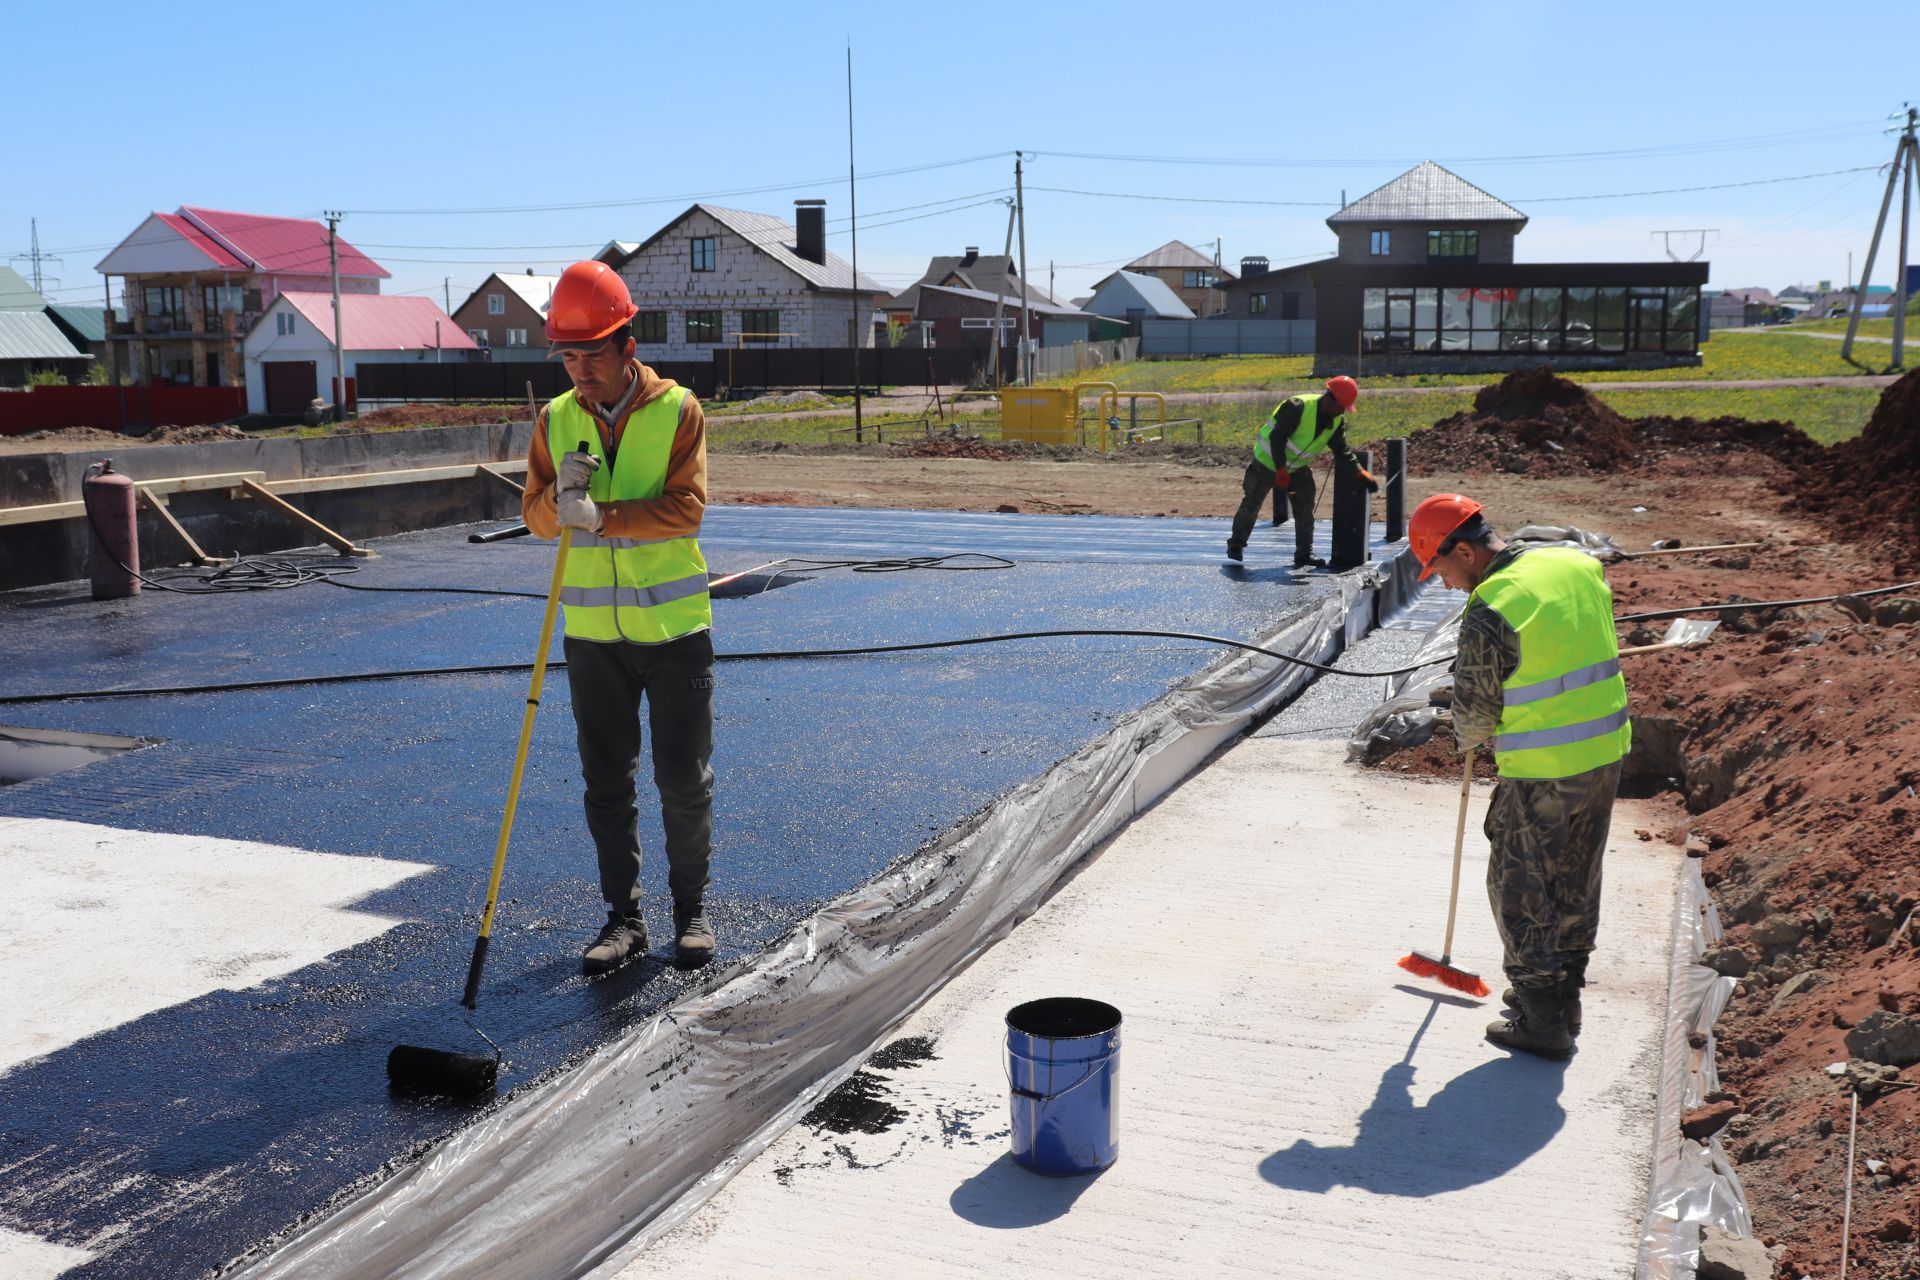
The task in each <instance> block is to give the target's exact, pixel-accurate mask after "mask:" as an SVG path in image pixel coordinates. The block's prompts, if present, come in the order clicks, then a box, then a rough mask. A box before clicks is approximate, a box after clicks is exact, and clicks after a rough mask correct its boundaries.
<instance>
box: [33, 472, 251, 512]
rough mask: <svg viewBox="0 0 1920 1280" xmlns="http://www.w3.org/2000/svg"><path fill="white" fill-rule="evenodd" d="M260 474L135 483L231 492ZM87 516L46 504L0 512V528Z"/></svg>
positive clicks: (72, 507) (166, 490)
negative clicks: (229, 490)
mask: <svg viewBox="0 0 1920 1280" xmlns="http://www.w3.org/2000/svg"><path fill="white" fill-rule="evenodd" d="M266 478H267V473H266V472H264V471H224V472H220V473H218V474H214V475H204V476H167V477H164V478H162V479H158V480H136V481H134V484H135V485H136V486H138V487H139V488H140V489H141V490H142V491H143V492H148V493H157V494H170V493H195V492H201V491H205V490H210V489H232V488H235V487H236V486H238V485H239V484H240V483H241V482H242V481H245V480H265V479H266ZM86 513H87V508H86V504H85V503H81V502H48V503H42V504H40V505H38V506H32V507H9V508H7V509H5V510H0V525H11V524H38V523H39V522H40V521H42V520H78V519H79V518H80V517H81V516H84V515H85V514H86Z"/></svg>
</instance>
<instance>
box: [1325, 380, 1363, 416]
mask: <svg viewBox="0 0 1920 1280" xmlns="http://www.w3.org/2000/svg"><path fill="white" fill-rule="evenodd" d="M1327 390H1328V391H1330V392H1332V393H1333V398H1334V399H1335V400H1338V401H1339V402H1340V410H1341V412H1343V413H1347V412H1351V411H1352V409H1353V402H1354V401H1355V400H1358V399H1359V398H1360V384H1359V383H1357V382H1355V381H1354V380H1353V379H1352V378H1349V377H1348V376H1347V375H1346V374H1344V373H1343V374H1341V375H1340V376H1339V377H1337V378H1328V379H1327Z"/></svg>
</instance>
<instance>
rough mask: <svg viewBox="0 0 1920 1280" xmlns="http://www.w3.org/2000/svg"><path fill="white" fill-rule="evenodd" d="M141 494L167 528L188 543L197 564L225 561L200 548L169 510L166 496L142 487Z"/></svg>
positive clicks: (188, 548)
mask: <svg viewBox="0 0 1920 1280" xmlns="http://www.w3.org/2000/svg"><path fill="white" fill-rule="evenodd" d="M140 496H141V497H142V498H145V499H146V500H147V505H148V506H149V507H151V508H153V513H154V514H155V515H157V516H159V517H160V519H161V520H162V521H164V522H165V524H166V526H167V528H169V529H171V530H173V532H174V534H175V536H177V537H178V538H179V539H180V541H182V542H184V543H185V544H186V546H187V550H188V551H190V552H192V553H193V560H194V563H195V564H203V565H212V564H221V563H224V562H223V561H221V560H220V559H218V558H217V557H214V556H210V555H208V554H207V553H206V552H204V551H202V550H201V549H200V544H199V543H197V542H195V541H194V540H193V535H192V534H190V533H188V532H187V531H186V529H185V528H184V527H182V525H181V524H180V522H179V521H178V520H175V519H174V518H173V512H171V511H169V510H167V500H166V499H165V498H163V497H161V496H160V495H159V494H157V493H155V492H154V491H153V490H151V489H141V490H140Z"/></svg>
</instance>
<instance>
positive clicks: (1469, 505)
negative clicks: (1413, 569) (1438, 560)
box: [1407, 493, 1486, 582]
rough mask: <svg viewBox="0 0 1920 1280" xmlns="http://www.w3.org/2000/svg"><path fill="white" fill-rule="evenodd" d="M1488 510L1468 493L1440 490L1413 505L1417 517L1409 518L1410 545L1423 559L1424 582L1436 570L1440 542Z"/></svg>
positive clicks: (1418, 557) (1419, 559)
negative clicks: (1435, 564)
mask: <svg viewBox="0 0 1920 1280" xmlns="http://www.w3.org/2000/svg"><path fill="white" fill-rule="evenodd" d="M1485 510H1486V508H1485V507H1484V506H1482V505H1481V504H1480V503H1478V502H1475V501H1474V500H1473V499H1472V498H1469V497H1467V495H1466V494H1464V493H1436V494H1434V495H1433V496H1432V497H1431V498H1428V499H1427V500H1426V501H1425V502H1422V503H1421V504H1420V505H1419V506H1417V507H1415V508H1414V509H1413V519H1412V520H1410V521H1408V522H1407V545H1408V546H1409V547H1411V548H1412V549H1413V555H1414V558H1415V559H1416V560H1418V561H1419V562H1420V580H1421V581H1422V582H1425V581H1426V580H1427V578H1428V577H1429V576H1430V575H1431V574H1432V573H1433V560H1434V557H1435V556H1437V555H1439V554H1440V545H1441V544H1442V543H1443V542H1445V541H1446V540H1447V538H1448V537H1449V536H1451V535H1452V533H1453V531H1454V530H1455V529H1458V528H1459V527H1460V526H1461V525H1463V524H1465V523H1466V522H1467V521H1468V520H1470V519H1472V518H1473V517H1474V516H1476V515H1479V514H1480V513H1481V512H1482V511H1485Z"/></svg>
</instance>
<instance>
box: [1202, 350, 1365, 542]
mask: <svg viewBox="0 0 1920 1280" xmlns="http://www.w3.org/2000/svg"><path fill="white" fill-rule="evenodd" d="M1359 398H1360V386H1359V384H1358V383H1356V382H1355V381H1354V380H1353V379H1352V378H1349V377H1346V376H1344V375H1342V376H1341V377H1338V378H1329V379H1327V389H1326V390H1325V391H1315V392H1312V393H1310V394H1307V395H1298V396H1290V397H1288V398H1287V399H1285V400H1283V401H1281V402H1280V403H1279V404H1278V405H1276V406H1275V407H1274V410H1273V412H1272V413H1270V414H1268V415H1267V420H1266V421H1265V422H1264V423H1262V424H1261V425H1260V434H1259V436H1258V437H1257V438H1256V439H1255V440H1254V442H1253V461H1252V462H1249V463H1248V464H1247V471H1246V475H1245V476H1244V477H1243V478H1242V480H1241V497H1240V509H1239V510H1238V511H1236V512H1234V515H1233V532H1232V533H1230V534H1228V535H1227V559H1229V560H1232V561H1235V562H1236V563H1237V562H1238V561H1240V560H1241V559H1242V558H1243V556H1244V554H1245V552H1246V549H1247V539H1248V538H1250V537H1252V536H1253V526H1254V522H1255V521H1257V520H1258V519H1259V518H1260V504H1261V503H1262V502H1264V501H1266V497H1267V494H1268V493H1272V494H1273V523H1274V525H1275V527H1276V528H1277V527H1278V526H1280V525H1282V524H1285V523H1286V520H1287V517H1286V514H1285V511H1284V508H1283V507H1282V505H1281V498H1282V496H1283V495H1284V496H1285V497H1286V498H1287V499H1288V500H1289V501H1290V502H1291V504H1292V506H1293V567H1294V568H1296V569H1324V568H1326V567H1327V562H1326V561H1325V560H1323V559H1321V558H1320V557H1319V556H1316V555H1314V554H1313V492H1314V489H1313V471H1312V466H1313V460H1314V459H1315V458H1318V457H1319V456H1320V455H1321V454H1322V453H1325V452H1327V451H1329V450H1331V451H1332V453H1333V461H1334V465H1335V466H1339V467H1344V468H1347V469H1348V470H1350V471H1351V472H1352V473H1353V474H1354V475H1356V476H1358V477H1359V479H1360V483H1361V484H1364V485H1365V486H1366V487H1367V492H1369V493H1378V492H1380V482H1379V481H1378V480H1376V479H1374V477H1373V473H1372V472H1370V471H1368V470H1367V469H1366V468H1365V467H1363V466H1361V465H1360V463H1359V460H1358V459H1356V458H1355V457H1354V456H1353V451H1352V450H1350V449H1348V448H1347V432H1346V423H1347V419H1346V415H1347V414H1349V413H1352V412H1353V406H1354V403H1355V402H1356V401H1357V400H1359ZM1276 442H1278V445H1279V447H1278V448H1276V447H1275V443H1276Z"/></svg>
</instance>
